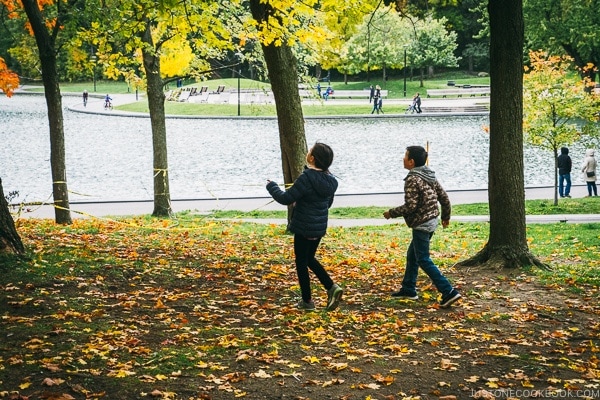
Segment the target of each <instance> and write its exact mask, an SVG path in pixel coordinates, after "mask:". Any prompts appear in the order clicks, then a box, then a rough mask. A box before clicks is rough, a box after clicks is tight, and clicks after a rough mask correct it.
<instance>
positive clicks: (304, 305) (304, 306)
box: [298, 299, 315, 311]
mask: <svg viewBox="0 0 600 400" xmlns="http://www.w3.org/2000/svg"><path fill="white" fill-rule="evenodd" d="M298 308H299V309H300V310H306V311H314V310H315V302H314V301H312V300H311V301H309V302H306V301H304V300H302V299H300V301H299V302H298Z"/></svg>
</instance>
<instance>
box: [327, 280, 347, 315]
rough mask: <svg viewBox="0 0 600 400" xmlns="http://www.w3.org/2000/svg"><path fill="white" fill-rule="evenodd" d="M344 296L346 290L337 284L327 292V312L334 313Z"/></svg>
mask: <svg viewBox="0 0 600 400" xmlns="http://www.w3.org/2000/svg"><path fill="white" fill-rule="evenodd" d="M342 294H344V290H343V289H342V288H341V287H339V286H338V285H337V284H334V285H333V286H332V287H331V288H330V289H329V290H328V291H327V311H332V310H335V309H336V308H337V306H338V305H339V304H340V300H341V299H342Z"/></svg>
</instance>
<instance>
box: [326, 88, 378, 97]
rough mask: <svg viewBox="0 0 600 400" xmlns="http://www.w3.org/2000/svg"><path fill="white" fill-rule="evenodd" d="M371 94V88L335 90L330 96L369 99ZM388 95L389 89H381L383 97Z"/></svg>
mask: <svg viewBox="0 0 600 400" xmlns="http://www.w3.org/2000/svg"><path fill="white" fill-rule="evenodd" d="M369 96H370V91H369V90H335V89H334V90H333V93H332V94H330V95H329V98H345V99H351V98H353V97H357V98H361V97H362V98H365V99H368V98H369ZM387 96H388V91H387V90H381V97H383V98H385V97H387Z"/></svg>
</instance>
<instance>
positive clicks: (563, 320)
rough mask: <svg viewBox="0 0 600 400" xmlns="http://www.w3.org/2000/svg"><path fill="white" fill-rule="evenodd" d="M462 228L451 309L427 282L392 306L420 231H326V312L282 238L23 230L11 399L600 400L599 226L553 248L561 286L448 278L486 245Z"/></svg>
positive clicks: (110, 227) (242, 232)
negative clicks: (339, 294) (301, 280)
mask: <svg viewBox="0 0 600 400" xmlns="http://www.w3.org/2000/svg"><path fill="white" fill-rule="evenodd" d="M171 224H173V225H171ZM454 225H455V226H451V228H450V229H447V230H444V231H442V230H440V231H439V232H438V233H437V234H436V235H435V236H434V239H433V241H432V257H433V259H434V261H435V262H436V263H437V264H438V265H439V266H440V268H441V269H442V271H443V272H444V274H446V275H447V276H448V278H449V279H450V280H451V281H452V282H453V284H454V285H455V286H456V287H457V288H458V289H459V290H460V291H461V293H462V295H463V299H461V300H460V301H459V302H457V303H455V304H454V305H453V306H452V307H451V308H450V309H448V310H442V309H440V308H439V307H438V301H439V298H438V293H437V291H436V290H435V288H434V287H433V286H432V285H431V283H430V281H429V280H428V279H427V277H426V276H425V275H424V274H423V272H420V274H419V282H418V286H419V300H417V301H409V300H397V299H392V298H391V297H390V296H389V294H390V292H392V291H394V290H397V289H398V288H399V284H400V281H401V278H402V274H403V269H404V258H405V252H406V248H407V246H408V241H409V230H408V229H407V228H406V227H404V226H402V225H400V224H399V225H397V226H389V227H366V228H364V227H363V228H332V229H330V230H329V233H328V235H327V236H326V237H325V239H324V240H323V242H322V245H321V248H320V250H319V253H318V257H319V259H320V260H321V261H322V262H323V264H324V265H325V266H326V268H327V269H328V271H329V272H330V274H331V276H332V277H333V279H334V281H336V282H337V283H339V284H340V285H341V286H342V287H343V288H344V290H345V291H344V295H343V298H342V303H341V304H340V307H339V308H338V309H336V310H335V311H332V312H329V313H327V312H326V311H324V307H325V302H326V293H325V290H324V289H323V288H322V287H321V286H320V285H319V284H318V282H317V280H316V279H315V278H314V276H313V277H312V282H313V298H314V300H315V303H316V304H317V311H316V312H304V311H300V310H298V309H296V304H297V301H298V298H299V287H298V284H297V277H296V273H295V268H294V265H293V247H292V240H293V238H292V237H291V236H290V235H288V234H286V233H285V229H284V227H283V226H279V225H259V224H256V225H255V224H248V223H237V222H227V221H225V222H223V221H221V222H217V221H211V220H208V219H202V218H196V219H193V218H192V219H190V220H188V221H180V222H179V223H177V224H175V223H174V222H173V221H159V220H152V219H143V218H131V219H125V220H120V221H103V220H95V219H90V220H75V222H74V223H73V225H71V226H68V227H65V226H59V225H55V224H53V223H52V221H47V220H20V221H19V222H18V230H19V232H20V234H21V236H22V238H23V240H24V242H25V244H26V246H27V248H28V249H29V250H30V259H28V260H17V259H16V258H10V256H1V257H3V258H0V273H1V276H2V277H1V278H0V288H1V290H2V301H1V302H0V308H1V309H2V312H1V330H0V334H1V335H2V342H1V343H0V349H1V350H0V361H1V362H0V399H23V400H25V399H47V400H66V399H110V400H115V399H116V400H119V399H123V400H125V399H127V400H131V399H189V400H195V399H236V398H245V399H314V400H320V399H380V400H383V399H388V400H391V399H442V400H449V399H468V398H480V399H526V398H569V399H570V398H574V399H598V398H600V365H599V363H600V360H599V355H600V353H599V352H600V305H599V301H598V300H599V294H598V285H597V283H590V281H581V280H580V279H578V277H577V276H578V275H581V276H583V275H584V274H585V273H586V272H583V271H588V272H587V273H590V272H589V271H595V272H594V273H595V274H596V275H595V276H596V278H597V274H598V271H599V270H600V266H599V265H598V256H597V255H598V233H597V232H598V229H597V228H598V227H597V225H595V226H593V228H594V229H588V230H589V231H591V232H593V233H591V234H590V235H591V236H590V237H592V238H595V240H596V242H595V245H594V246H590V245H589V244H587V245H583V244H579V242H581V240H577V238H576V237H575V238H570V239H569V240H566V239H565V238H561V239H560V240H557V241H556V242H552V243H548V244H547V245H548V246H553V248H554V250H553V251H552V252H548V253H549V254H550V253H552V254H551V256H549V257H547V258H546V259H544V258H543V257H542V259H543V261H544V262H548V263H550V264H552V265H563V266H564V265H567V267H566V270H567V273H565V272H564V271H565V268H562V269H561V270H560V271H562V272H561V274H563V275H561V276H558V275H559V274H558V273H557V272H553V273H550V274H549V276H550V277H553V278H554V279H551V280H548V279H542V278H541V277H540V275H539V273H538V272H535V271H529V272H526V271H524V270H516V271H513V272H514V274H509V273H507V272H503V273H490V272H485V271H482V270H476V269H474V270H456V269H454V268H452V265H453V264H454V263H456V262H457V261H460V260H462V259H465V258H467V257H468V256H470V255H472V254H474V253H475V252H476V251H477V250H478V249H480V248H481V247H482V246H483V244H484V241H485V240H486V238H487V233H486V231H485V230H486V229H487V228H486V227H485V225H481V226H479V225H476V224H470V225H468V224H465V225H461V224H454ZM563 226H564V225H563ZM528 229H531V228H528ZM540 229H541V228H540ZM572 229H573V235H577V234H578V232H581V231H583V230H585V229H583V230H582V229H581V227H579V228H576V227H575V228H572ZM528 235H531V233H530V232H528ZM564 242H568V243H567V246H566V247H564V248H562V249H561V248H560V246H561V245H560V243H564ZM536 245H537V246H540V247H539V248H540V250H541V249H542V247H541V246H543V245H544V244H543V243H540V244H536V243H535V241H532V242H531V243H530V248H531V249H532V252H534V253H535V252H536ZM550 257H551V258H550ZM509 272H510V271H509ZM592 282H597V280H596V281H592Z"/></svg>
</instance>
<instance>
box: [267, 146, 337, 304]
mask: <svg viewBox="0 0 600 400" xmlns="http://www.w3.org/2000/svg"><path fill="white" fill-rule="evenodd" d="M332 162H333V150H332V149H331V147H329V146H328V145H326V144H324V143H319V142H317V143H315V145H314V146H313V147H312V148H311V149H310V151H309V152H308V154H307V155H306V163H307V164H308V166H307V167H306V168H305V169H304V172H303V173H302V174H300V176H299V177H298V178H297V179H296V181H295V182H294V184H293V185H292V186H291V187H290V188H289V189H288V190H286V191H285V192H284V191H282V190H281V189H280V188H279V186H278V185H277V183H275V182H272V181H267V190H268V191H269V194H270V195H271V196H272V197H273V199H275V201H277V202H278V203H279V204H283V205H290V204H293V205H294V211H293V213H292V220H291V222H290V225H289V230H290V231H291V232H292V233H293V234H294V255H295V258H296V259H295V263H296V272H297V274H298V281H299V283H300V290H301V292H302V298H301V299H300V301H299V302H298V308H300V309H301V310H306V311H312V310H314V309H315V303H314V301H313V299H312V295H311V285H310V276H309V274H308V270H309V269H310V270H311V271H312V272H313V273H314V274H315V275H316V276H317V279H319V282H321V285H323V286H324V287H325V289H326V290H327V306H326V309H327V310H328V311H331V310H334V309H335V308H337V306H338V304H339V303H340V300H341V298H342V294H343V292H344V291H343V290H342V288H341V287H340V286H339V285H337V284H335V283H334V282H333V280H332V279H331V277H330V276H329V274H328V273H327V271H325V268H324V267H323V265H321V263H320V262H319V261H317V259H316V258H315V254H316V252H317V248H318V247H319V243H321V239H322V238H323V236H325V233H326V231H327V220H328V216H329V208H330V207H331V205H332V204H333V197H334V194H335V191H336V190H337V187H338V182H337V180H336V179H335V177H334V176H333V175H332V174H331V172H329V167H330V166H331V163H332Z"/></svg>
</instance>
